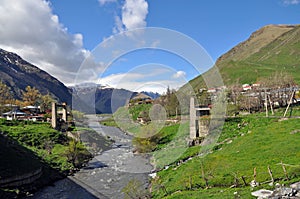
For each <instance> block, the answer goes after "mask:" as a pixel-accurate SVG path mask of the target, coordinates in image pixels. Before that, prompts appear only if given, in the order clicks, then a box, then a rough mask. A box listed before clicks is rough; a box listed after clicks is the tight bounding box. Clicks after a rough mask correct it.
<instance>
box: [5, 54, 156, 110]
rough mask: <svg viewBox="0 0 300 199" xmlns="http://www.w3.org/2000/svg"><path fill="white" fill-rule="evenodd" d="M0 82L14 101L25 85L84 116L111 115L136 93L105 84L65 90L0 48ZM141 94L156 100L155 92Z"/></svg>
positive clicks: (43, 72) (39, 71)
mask: <svg viewBox="0 0 300 199" xmlns="http://www.w3.org/2000/svg"><path fill="white" fill-rule="evenodd" d="M0 80H1V81H2V82H3V83H4V84H6V85H7V86H8V87H9V88H10V90H11V92H12V94H13V96H14V98H16V99H21V98H22V91H24V90H25V88H26V87H27V86H31V87H35V88H36V89H38V90H39V91H40V93H41V94H48V93H49V94H51V95H52V96H53V97H54V98H55V99H57V100H58V101H59V102H67V103H68V104H69V105H73V106H74V105H75V107H73V108H77V109H78V110H81V111H83V112H87V113H111V112H113V111H115V110H116V109H117V108H119V107H120V106H124V105H125V104H126V102H127V101H128V99H130V98H131V97H132V96H134V95H136V94H137V93H136V92H132V91H129V90H125V89H114V88H112V87H110V86H109V85H96V84H93V83H86V84H81V85H77V86H73V87H70V88H68V87H66V86H65V85H64V84H63V83H62V82H60V81H59V80H57V79H56V78H55V77H52V76H51V75H50V74H48V73H47V72H45V71H43V70H41V69H39V68H38V67H36V66H34V65H33V64H31V63H29V62H27V61H25V60H24V59H22V58H21V57H20V56H19V55H17V54H15V53H12V52H8V51H5V50H3V49H0ZM143 93H145V94H146V95H149V96H150V97H152V98H153V99H155V98H157V97H159V94H158V93H152V92H143ZM112 95H113V96H112ZM112 97H113V103H112ZM91 105H93V106H91Z"/></svg>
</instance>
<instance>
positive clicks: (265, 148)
mask: <svg viewBox="0 0 300 199" xmlns="http://www.w3.org/2000/svg"><path fill="white" fill-rule="evenodd" d="M257 116H258V115H250V116H245V117H239V118H229V119H227V120H226V122H225V125H224V128H223V132H222V134H221V136H220V137H219V141H218V143H219V144H218V145H217V146H215V147H214V151H213V153H211V154H208V155H207V156H205V157H199V156H195V157H194V158H192V159H191V160H189V161H186V162H184V163H182V164H180V165H179V166H178V165H177V164H171V165H170V167H169V168H168V169H166V170H162V171H160V172H158V178H157V179H156V180H154V181H153V188H154V191H153V197H154V198H163V197H165V198H234V194H233V193H234V192H236V191H238V194H240V195H241V198H251V195H250V187H249V183H250V181H251V180H253V179H254V177H253V174H254V170H256V181H258V182H260V183H262V184H263V183H264V182H268V181H270V179H271V177H270V175H269V173H268V166H269V167H270V169H271V170H272V172H273V177H274V179H275V180H277V182H283V181H284V183H285V184H287V183H289V182H293V181H296V180H300V162H299V157H300V152H299V151H300V146H299V144H298V141H299V139H300V133H298V131H300V123H299V119H295V118H291V119H288V120H280V119H278V118H265V117H257ZM166 157H167V156H166ZM281 162H283V163H284V164H286V166H285V168H286V170H287V175H288V178H289V180H288V181H285V178H286V175H285V173H284V170H283V167H282V165H281V164H280V163H281ZM245 183H246V185H245ZM266 184H267V183H265V184H264V185H263V186H262V187H264V186H267V187H268V186H269V185H266ZM161 187H165V189H162V188H161ZM229 187H239V189H238V190H236V189H232V188H229ZM207 188H209V189H207ZM268 188H271V187H268Z"/></svg>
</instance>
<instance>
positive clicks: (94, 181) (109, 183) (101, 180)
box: [28, 115, 153, 199]
mask: <svg viewBox="0 0 300 199" xmlns="http://www.w3.org/2000/svg"><path fill="white" fill-rule="evenodd" d="M100 119H101V118H98V117H97V116H95V115H88V116H87V121H86V123H87V125H88V127H90V128H93V129H94V130H95V131H96V132H97V133H98V134H100V135H102V136H104V137H110V139H112V140H113V141H114V144H112V145H111V147H110V148H106V149H105V151H102V152H101V153H100V154H99V155H96V156H95V157H94V158H93V159H92V160H91V161H90V162H89V163H88V165H87V166H86V167H84V168H83V169H81V170H80V171H79V172H77V173H76V174H74V176H71V177H68V178H66V179H63V180H60V181H58V182H56V183H55V184H54V185H53V186H49V187H46V188H45V189H43V190H41V191H39V192H37V193H36V194H34V195H33V196H30V197H28V198H32V199H41V198H42V199H46V198H49V199H50V198H87V199H89V198H116V199H117V198H118V199H119V198H124V193H123V188H124V187H126V186H127V185H128V183H129V182H130V181H132V180H135V181H138V182H140V184H141V185H142V186H143V187H144V188H146V187H147V186H148V185H149V184H148V180H149V177H148V174H149V173H150V171H151V170H152V169H153V168H152V166H151V165H150V163H149V158H148V157H146V156H142V155H136V154H134V153H133V152H132V151H133V146H132V143H131V140H132V137H131V136H130V135H126V134H125V133H123V132H122V131H121V130H120V129H118V128H114V127H106V126H102V125H100V124H99V120H100Z"/></svg>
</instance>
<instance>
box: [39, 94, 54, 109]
mask: <svg viewBox="0 0 300 199" xmlns="http://www.w3.org/2000/svg"><path fill="white" fill-rule="evenodd" d="M40 99H41V104H40V106H41V110H42V111H45V110H49V109H51V105H52V102H55V99H53V97H52V96H51V95H50V94H47V95H42V96H41V98H40Z"/></svg>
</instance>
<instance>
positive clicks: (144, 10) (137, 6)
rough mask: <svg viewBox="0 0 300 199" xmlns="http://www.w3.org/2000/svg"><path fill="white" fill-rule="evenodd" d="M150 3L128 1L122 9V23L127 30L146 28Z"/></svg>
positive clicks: (136, 0)
mask: <svg viewBox="0 0 300 199" xmlns="http://www.w3.org/2000/svg"><path fill="white" fill-rule="evenodd" d="M147 14H148V3H147V1H145V0H126V1H125V3H124V5H123V7H122V22H123V24H124V26H125V28H126V30H131V29H135V28H143V27H146V25H147V23H146V16H147Z"/></svg>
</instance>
